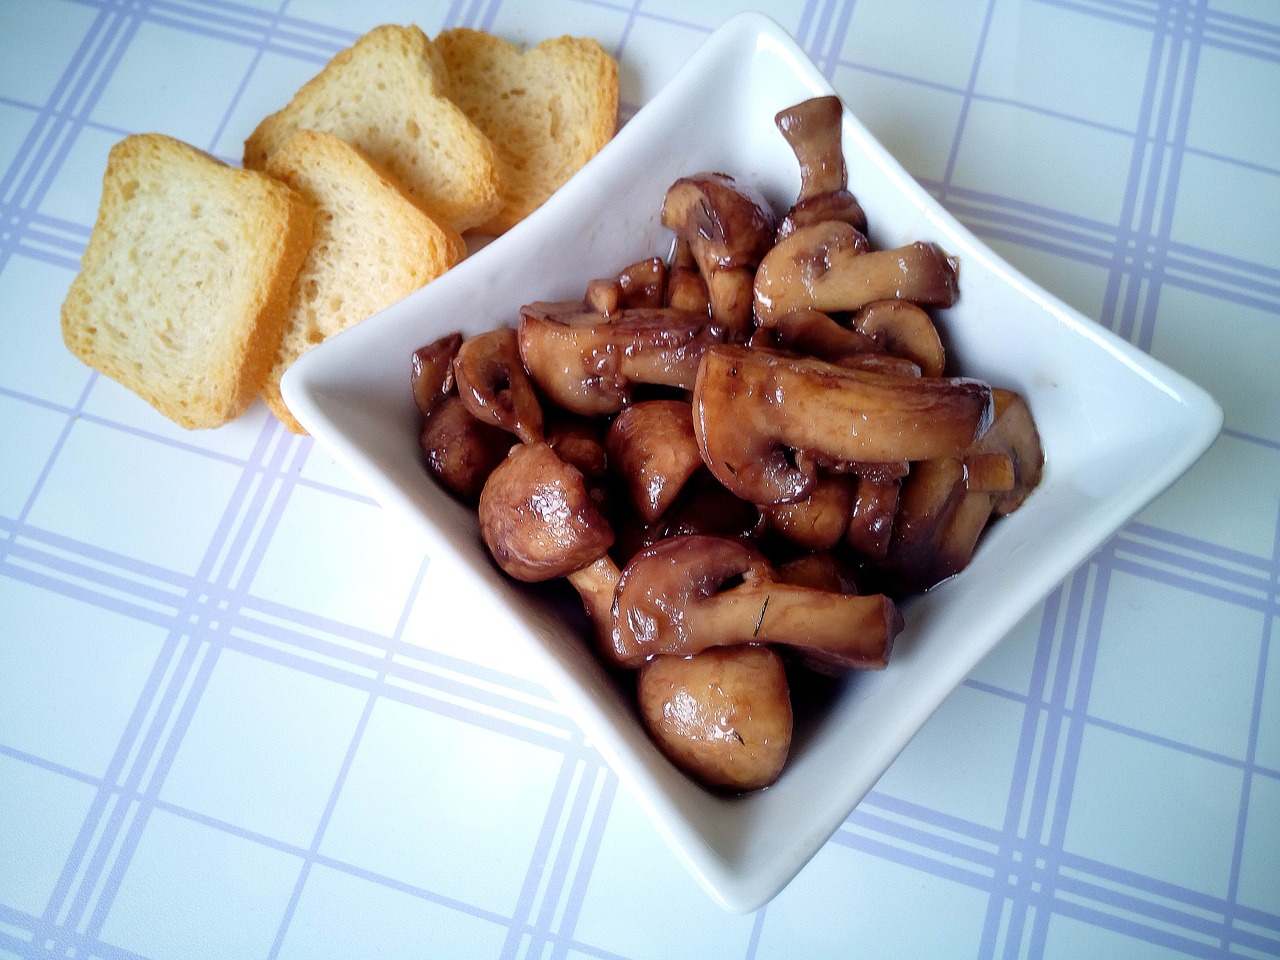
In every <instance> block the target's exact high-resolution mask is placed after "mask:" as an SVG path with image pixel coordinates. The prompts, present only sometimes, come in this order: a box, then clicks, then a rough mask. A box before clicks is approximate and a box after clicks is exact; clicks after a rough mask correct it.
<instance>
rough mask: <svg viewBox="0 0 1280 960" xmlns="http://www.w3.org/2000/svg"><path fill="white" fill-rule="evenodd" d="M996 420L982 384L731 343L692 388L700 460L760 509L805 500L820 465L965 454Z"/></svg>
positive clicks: (712, 355)
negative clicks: (877, 370)
mask: <svg viewBox="0 0 1280 960" xmlns="http://www.w3.org/2000/svg"><path fill="white" fill-rule="evenodd" d="M990 418H991V389H990V388H989V387H988V386H987V385H986V384H983V383H979V382H978V381H975V380H967V379H963V378H948V379H944V378H940V377H920V378H913V377H888V376H880V375H877V374H872V373H863V372H861V371H856V370H846V369H844V368H842V367H838V366H836V365H834V364H830V363H824V362H823V361H821V360H814V359H811V358H808V357H793V356H787V355H785V354H780V353H777V352H775V351H770V350H751V349H748V348H746V347H740V346H733V345H723V346H715V347H712V348H710V349H708V350H707V352H706V355H705V356H704V358H703V362H702V365H701V368H700V370H699V373H698V380H697V383H696V385H695V386H694V431H695V434H696V436H697V438H698V447H699V449H700V450H701V451H702V458H703V460H704V461H705V462H706V464H707V467H708V468H709V469H710V470H711V472H712V474H714V475H715V477H716V479H717V480H719V481H720V482H721V483H722V484H724V486H725V487H726V488H728V489H729V490H730V491H731V492H733V493H734V494H736V495H737V496H739V497H742V498H743V499H744V500H750V501H751V502H752V503H759V504H766V503H787V502H791V501H794V500H798V499H800V498H802V497H804V496H805V495H806V494H807V493H808V491H809V489H810V488H811V487H812V486H813V483H814V481H815V480H816V479H817V468H818V465H819V463H821V462H822V461H823V460H830V461H844V462H848V463H857V462H862V461H895V460H922V459H926V458H930V457H942V456H959V455H961V454H962V453H963V452H964V451H965V450H966V449H967V448H968V447H969V445H970V444H971V443H973V440H974V438H975V437H977V436H978V435H979V434H980V433H981V432H982V430H983V429H985V428H986V426H987V424H988V423H989V422H990ZM800 454H804V455H803V456H801V455H800Z"/></svg>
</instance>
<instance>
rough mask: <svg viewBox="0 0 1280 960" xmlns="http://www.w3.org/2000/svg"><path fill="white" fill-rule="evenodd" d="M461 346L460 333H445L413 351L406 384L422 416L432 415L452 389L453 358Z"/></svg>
mask: <svg viewBox="0 0 1280 960" xmlns="http://www.w3.org/2000/svg"><path fill="white" fill-rule="evenodd" d="M460 346H462V334H461V333H447V334H445V335H444V336H443V337H440V338H439V339H438V340H433V341H431V342H430V343H428V344H427V345H426V346H424V347H419V348H418V349H417V350H415V351H414V352H413V359H412V362H411V364H410V373H409V383H410V386H411V388H412V390H413V402H414V403H415V404H417V406H418V412H419V413H421V414H422V415H423V416H424V417H429V416H431V413H432V411H434V410H435V408H436V406H437V404H439V403H440V402H441V401H442V400H444V398H445V397H446V396H448V395H449V394H450V393H452V392H453V358H454V357H455V356H457V354H458V348H459V347H460Z"/></svg>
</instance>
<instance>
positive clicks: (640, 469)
mask: <svg viewBox="0 0 1280 960" xmlns="http://www.w3.org/2000/svg"><path fill="white" fill-rule="evenodd" d="M604 442H605V450H606V452H607V453H608V458H609V463H610V465H611V467H612V469H613V472H614V474H615V476H616V477H617V478H618V480H619V481H620V482H621V484H622V486H623V487H624V488H625V489H626V491H627V493H628V494H629V496H630V499H631V503H632V504H633V505H634V506H635V508H636V512H637V513H638V514H639V515H640V519H641V520H642V521H644V522H645V523H652V522H653V521H654V520H656V519H658V517H660V516H661V515H662V514H663V512H664V511H665V510H666V509H667V507H669V506H671V504H672V502H673V501H674V500H675V498H676V496H677V495H678V494H679V493H680V491H681V489H683V488H684V485H685V482H686V481H687V480H688V479H689V478H690V477H691V476H693V474H694V473H695V472H696V471H697V470H698V469H699V468H701V466H702V454H701V453H700V452H699V451H698V441H697V438H696V437H695V436H694V434H693V406H692V404H690V403H689V402H688V401H687V400H645V401H642V402H640V403H637V404H635V405H634V406H630V407H628V408H627V409H625V410H623V411H622V412H621V413H620V414H618V416H617V417H616V418H614V421H613V423H612V424H610V426H609V432H608V433H606V434H605V440H604Z"/></svg>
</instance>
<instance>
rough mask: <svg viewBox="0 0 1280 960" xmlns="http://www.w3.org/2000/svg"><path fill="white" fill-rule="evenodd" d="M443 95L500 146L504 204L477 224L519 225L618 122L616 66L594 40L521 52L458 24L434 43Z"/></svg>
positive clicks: (487, 227) (548, 43)
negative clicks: (444, 81)
mask: <svg viewBox="0 0 1280 960" xmlns="http://www.w3.org/2000/svg"><path fill="white" fill-rule="evenodd" d="M435 43H436V47H437V49H438V50H439V51H440V54H441V56H443V58H444V61H445V64H446V66H447V67H448V71H449V96H450V97H452V98H453V100H454V102H455V103H457V104H458V106H460V107H461V108H462V109H463V111H464V112H465V113H466V115H467V116H468V117H470V118H471V119H472V120H473V121H474V122H475V124H476V126H478V127H479V128H480V129H481V130H482V131H483V132H484V133H485V135H486V136H488V137H489V139H490V140H492V141H493V143H494V145H495V146H496V147H497V148H498V158H499V167H498V182H499V186H500V189H501V193H502V209H501V210H500V211H499V212H498V213H497V214H496V215H495V216H494V217H492V218H490V219H489V220H488V221H487V222H485V223H483V224H482V225H481V226H480V227H479V228H478V229H479V230H480V231H481V232H484V233H494V234H497V233H501V232H503V231H504V230H507V229H508V228H510V227H512V226H514V225H515V224H516V223H518V222H520V221H521V220H522V219H524V218H525V217H526V216H528V215H529V214H530V213H532V212H533V211H534V210H536V209H537V208H538V207H539V206H540V205H541V204H542V203H543V202H544V201H545V200H546V199H547V197H549V196H551V194H552V193H554V192H555V191H556V190H557V189H558V188H559V187H560V186H561V185H562V184H563V183H564V182H565V181H566V180H568V179H569V177H571V176H572V175H573V174H574V173H575V172H577V170H578V168H579V167H581V166H582V165H583V164H584V163H586V162H587V161H588V160H590V159H591V158H592V157H593V156H595V154H596V152H597V151H599V149H600V148H601V147H603V146H604V145H605V144H606V143H607V142H608V141H609V138H610V137H612V136H613V134H614V131H615V130H616V129H617V125H618V64H617V62H616V61H615V60H614V59H613V57H611V56H609V54H608V53H606V52H605V50H604V48H603V47H601V46H600V44H599V43H597V42H596V41H595V40H588V39H582V38H578V37H559V38H557V39H553V40H544V41H542V42H541V43H539V44H538V45H537V46H535V47H533V48H531V49H529V50H524V51H522V50H521V49H520V48H519V47H517V46H515V45H514V44H511V43H508V42H507V41H506V40H503V39H501V38H499V37H495V36H493V35H492V34H488V33H484V32H482V31H480V30H471V29H468V28H465V27H458V28H455V29H452V30H445V31H443V32H442V33H441V34H440V35H439V36H437V37H436V40H435Z"/></svg>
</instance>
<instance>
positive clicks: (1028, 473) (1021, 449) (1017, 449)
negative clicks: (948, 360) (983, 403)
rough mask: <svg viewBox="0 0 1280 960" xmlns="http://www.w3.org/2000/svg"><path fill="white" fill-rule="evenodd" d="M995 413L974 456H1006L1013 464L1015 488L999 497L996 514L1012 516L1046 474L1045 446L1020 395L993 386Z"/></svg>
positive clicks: (975, 443)
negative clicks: (995, 454) (997, 454)
mask: <svg viewBox="0 0 1280 960" xmlns="http://www.w3.org/2000/svg"><path fill="white" fill-rule="evenodd" d="M991 398H992V402H993V406H994V410H995V416H994V418H993V419H992V422H991V426H990V427H989V428H988V429H987V432H986V433H984V434H983V435H982V436H981V437H979V438H978V439H977V441H975V442H974V445H973V448H972V452H974V453H1003V454H1006V455H1007V456H1008V457H1009V458H1010V459H1011V460H1012V461H1013V475H1014V480H1013V489H1011V490H1009V491H1007V492H1003V493H1000V494H999V495H997V496H996V498H995V502H994V504H993V509H994V510H995V512H996V513H997V514H1001V515H1003V514H1007V513H1012V512H1013V511H1014V510H1017V509H1018V508H1019V507H1020V506H1022V504H1023V503H1024V502H1025V501H1026V499H1027V497H1029V496H1031V492H1032V491H1033V490H1035V488H1036V487H1037V486H1039V484H1040V477H1041V475H1042V474H1043V473H1044V447H1043V446H1042V445H1041V442H1040V432H1039V431H1038V430H1037V429H1036V421H1035V417H1033V416H1032V414H1031V408H1030V407H1028V406H1027V401H1026V398H1025V397H1023V396H1022V394H1020V393H1016V392H1014V391H1012V390H1005V389H1002V388H1000V387H993V388H992V390H991Z"/></svg>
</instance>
